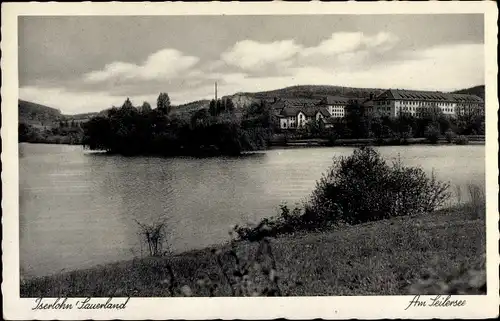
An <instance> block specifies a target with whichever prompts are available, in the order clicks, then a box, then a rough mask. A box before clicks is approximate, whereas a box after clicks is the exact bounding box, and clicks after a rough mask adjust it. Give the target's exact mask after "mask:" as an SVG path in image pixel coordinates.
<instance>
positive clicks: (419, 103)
mask: <svg viewBox="0 0 500 321" xmlns="http://www.w3.org/2000/svg"><path fill="white" fill-rule="evenodd" d="M463 96H466V97H462V99H463V101H467V106H469V105H474V106H475V107H474V108H476V109H479V108H480V105H481V103H482V99H481V98H479V97H477V96H472V95H463ZM471 102H474V103H471ZM464 105H466V104H464V103H461V102H459V101H458V100H457V97H456V95H455V94H448V93H442V92H434V91H417V90H398V89H389V90H386V91H385V92H383V93H382V94H380V95H379V96H377V97H375V98H374V99H373V109H374V112H375V113H376V114H378V115H380V116H388V117H399V116H400V115H401V114H409V115H412V116H415V117H418V118H420V117H424V116H425V115H428V114H429V113H433V112H436V111H438V112H441V113H442V114H443V115H445V116H448V117H455V116H456V115H457V114H458V113H459V110H460V109H462V110H463V109H464V108H463V106H464ZM483 105H484V103H483ZM467 108H470V107H467Z"/></svg>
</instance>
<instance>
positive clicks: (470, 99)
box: [450, 94, 484, 103]
mask: <svg viewBox="0 0 500 321" xmlns="http://www.w3.org/2000/svg"><path fill="white" fill-rule="evenodd" d="M450 95H451V96H452V97H453V99H454V100H455V101H456V102H461V103H483V102H484V101H483V100H482V99H481V97H478V96H476V95H467V94H450Z"/></svg>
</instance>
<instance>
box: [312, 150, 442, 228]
mask: <svg viewBox="0 0 500 321" xmlns="http://www.w3.org/2000/svg"><path fill="white" fill-rule="evenodd" d="M448 187H449V184H448V183H443V182H440V181H438V180H437V179H436V178H435V176H434V174H432V175H431V176H430V177H428V176H427V175H426V174H425V172H424V171H423V170H422V169H421V168H418V167H406V166H404V165H402V163H401V161H400V160H398V161H396V162H394V163H393V164H392V166H390V165H388V164H387V162H386V161H385V160H384V159H382V157H381V156H380V154H379V153H378V152H376V151H375V150H374V149H372V148H368V147H362V148H360V149H358V150H356V151H354V154H353V155H352V156H349V157H341V158H338V159H335V160H334V164H333V166H332V167H331V168H330V170H329V172H328V173H327V175H325V176H323V177H322V178H321V179H320V181H319V182H318V183H317V186H316V189H315V190H314V192H313V195H312V198H311V202H310V204H309V205H308V206H307V208H306V213H305V214H304V216H306V217H307V218H308V221H314V222H316V223H317V224H321V225H331V224H335V225H336V224H339V223H348V224H358V223H363V222H368V221H374V220H380V219H386V218H390V217H395V216H403V215H417V214H421V213H425V212H432V211H433V210H435V209H436V208H438V207H440V206H442V205H443V204H444V203H445V201H446V200H447V199H448V197H449V193H448V192H447V190H448Z"/></svg>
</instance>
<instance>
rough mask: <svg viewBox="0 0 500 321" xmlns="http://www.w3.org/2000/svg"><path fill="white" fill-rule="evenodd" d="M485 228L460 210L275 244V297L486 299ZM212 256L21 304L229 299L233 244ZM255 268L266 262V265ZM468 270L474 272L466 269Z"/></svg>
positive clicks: (72, 277) (74, 284)
mask: <svg viewBox="0 0 500 321" xmlns="http://www.w3.org/2000/svg"><path fill="white" fill-rule="evenodd" d="M485 227H486V225H485V221H484V217H476V216H475V215H470V211H469V210H468V208H467V207H466V206H460V207H455V208H451V209H446V210H441V211H438V212H435V213H431V214H428V215H424V216H419V217H404V218H395V219H390V220H384V221H378V222H373V223H367V224H361V225H357V226H351V227H344V228H339V229H337V230H336V231H328V232H317V233H307V234H306V233H304V234H297V235H290V236H285V237H280V238H277V239H272V240H271V245H272V251H273V256H274V260H275V263H276V267H275V268H276V271H277V274H278V276H279V279H278V282H277V284H278V286H279V293H280V294H281V295H284V296H288V295H298V296H306V295H307V296H316V295H395V294H399V295H403V294H412V293H414V292H418V293H420V294H446V293H457V294H465V293H468V294H478V293H483V292H484V291H485V286H484V285H483V284H484V282H485V280H484V277H485V275H484V265H481V258H484V254H485V244H486V241H485V234H486V233H485ZM257 246H258V245H257V244H256V243H249V242H241V243H238V245H237V246H236V252H237V254H238V257H239V258H240V259H242V260H245V259H246V258H251V257H252V255H254V254H255V251H256V248H257ZM216 250H217V252H216V253H215V254H214V249H203V250H197V251H190V252H186V253H182V254H179V255H175V256H172V257H168V258H167V257H161V258H146V259H135V260H131V261H127V262H120V263H115V264H108V265H105V266H101V267H95V268H92V269H88V270H79V271H73V272H67V273H62V274H58V275H54V276H49V277H42V278H35V279H31V280H26V281H24V282H23V283H22V284H21V297H41V296H43V297H58V296H65V297H75V296H79V297H81V296H94V297H96V296H97V297H98V296H106V297H107V296H115V297H116V296H137V297H154V296H171V295H174V296H178V295H193V296H230V295H232V294H233V293H234V292H232V287H231V285H230V284H229V280H231V279H232V278H233V275H232V274H231V271H233V270H234V265H235V261H234V258H230V256H229V254H228V253H229V251H230V246H229V245H227V246H223V247H220V248H217V249H216ZM217 257H219V258H220V260H219V262H221V263H220V264H222V267H223V268H222V269H221V266H220V265H219V263H218V260H217ZM478 262H479V263H478ZM240 263H241V262H240ZM256 264H258V265H259V266H265V265H269V262H266V260H265V259H264V260H259V261H258V262H257V263H256ZM477 264H479V266H476V265H477ZM474 266H476V267H477V271H476V270H471V269H470V268H471V267H474ZM169 267H171V270H170V269H169ZM468 271H473V272H471V273H470V272H468ZM474 271H475V272H474ZM462 272H463V273H462ZM450 275H451V276H452V277H450ZM252 279H253V280H255V283H256V284H257V283H259V284H263V282H264V283H265V282H266V281H265V280H264V279H265V278H263V277H262V276H258V275H252ZM214 285H216V286H214ZM457 289H458V290H457Z"/></svg>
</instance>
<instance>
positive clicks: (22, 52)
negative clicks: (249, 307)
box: [2, 3, 498, 319]
mask: <svg viewBox="0 0 500 321" xmlns="http://www.w3.org/2000/svg"><path fill="white" fill-rule="evenodd" d="M109 5H111V4H109ZM158 5H160V4H158ZM229 5H230V4H227V7H228V8H229ZM311 5H312V4H311ZM360 5H362V4H360ZM475 5H476V6H478V5H479V3H476V4H475ZM204 6H205V7H206V8H208V9H207V10H209V9H212V8H215V7H211V6H210V4H208V3H207V4H204ZM2 7H3V5H2ZM381 7H382V6H381ZM479 7H480V8H482V9H481V10H482V11H481V10H479V9H476V10H470V11H469V12H467V11H463V12H461V11H460V10H459V8H460V7H458V6H456V5H455V6H454V8H458V9H457V10H449V12H443V11H439V10H437V11H435V12H433V11H429V12H427V13H422V12H420V13H412V12H410V11H408V12H399V13H391V11H389V10H386V11H383V12H375V11H374V12H373V13H371V12H369V11H365V12H363V14H360V13H356V11H346V12H342V13H336V12H335V11H334V10H333V9H329V8H331V7H327V6H322V7H318V8H319V9H316V11H313V13H301V11H295V12H294V13H293V14H287V11H286V9H284V8H286V6H284V5H283V6H280V7H276V8H281V11H279V10H277V11H276V13H273V14H270V13H269V11H267V12H265V11H258V10H257V11H254V13H252V11H246V12H245V11H228V12H226V13H225V12H224V11H223V10H222V12H220V13H217V12H215V13H214V12H212V11H211V13H210V14H206V13H204V11H203V12H202V11H200V13H196V11H193V12H194V13H193V12H191V13H185V14H171V13H169V12H168V10H166V11H165V14H159V13H158V12H154V10H153V7H150V8H149V9H151V10H152V11H151V14H147V12H146V11H144V10H146V9H145V8H144V7H142V8H139V6H138V5H137V9H138V11H137V12H136V13H134V12H133V11H132V12H131V13H128V14H119V13H113V11H111V10H110V11H109V14H105V11H100V12H99V13H98V12H97V11H95V12H94V14H91V13H88V12H87V13H86V14H83V13H82V14H81V15H80V14H78V13H73V14H66V13H64V12H65V11H63V12H62V13H58V14H52V15H51V14H48V13H47V11H44V12H45V13H43V14H40V13H36V11H35V13H30V14H25V15H23V14H19V15H17V16H15V17H14V18H13V19H12V20H13V21H15V23H16V24H17V34H15V35H11V38H12V39H14V40H15V42H14V44H15V46H14V47H15V48H14V52H17V55H16V59H17V66H15V67H16V68H17V69H16V70H15V79H14V82H12V83H11V84H10V85H11V86H13V85H15V84H16V83H15V80H17V84H16V87H13V88H11V89H12V92H11V93H10V95H11V96H13V97H11V98H9V100H8V102H9V103H8V104H7V101H6V100H4V99H3V98H2V100H3V103H2V119H3V122H2V142H3V143H2V144H3V146H4V147H3V150H4V152H3V154H2V162H3V163H5V159H6V157H10V155H9V154H7V151H6V150H5V148H6V146H7V148H8V146H12V150H14V152H16V155H17V156H15V157H14V154H11V155H12V162H15V164H14V165H12V166H15V167H12V168H14V169H15V171H16V174H15V175H16V176H12V177H14V179H17V181H14V182H12V181H9V186H6V182H5V180H9V177H11V176H4V175H5V172H6V171H7V169H6V167H7V165H4V167H3V168H4V171H3V173H2V177H3V178H2V180H3V186H4V190H6V189H9V190H12V189H15V191H14V192H15V193H16V194H12V195H17V196H16V198H15V199H12V198H11V201H15V202H16V203H17V204H16V206H15V215H14V211H12V213H13V214H12V217H15V221H16V222H13V220H14V219H13V218H11V221H12V222H11V221H9V224H13V225H12V226H13V227H14V229H15V230H16V232H15V234H9V235H14V237H13V238H12V240H14V241H13V242H15V243H14V244H15V246H16V247H15V251H16V252H17V253H16V256H15V261H16V263H15V265H14V266H15V269H13V268H12V267H11V268H10V269H11V271H14V272H13V273H16V274H17V275H18V277H17V276H16V278H15V280H17V281H16V282H15V284H14V287H15V289H10V290H11V291H13V293H17V294H16V295H17V296H18V300H21V301H22V300H24V301H23V302H26V303H25V306H26V309H27V310H29V313H32V314H27V315H31V316H32V317H35V316H37V315H38V317H40V318H42V319H43V318H47V317H49V315H52V317H54V316H57V313H58V312H59V311H61V310H67V311H70V310H71V311H73V310H74V311H75V313H80V311H84V312H85V313H95V312H96V311H99V312H101V313H109V315H110V316H111V315H112V314H111V313H113V312H119V313H125V312H126V311H127V309H131V308H130V307H131V306H132V305H136V306H137V304H138V302H139V301H138V300H141V302H150V301H148V300H150V299H153V298H154V299H158V298H162V299H167V298H171V297H176V298H184V299H186V300H190V299H193V298H198V299H203V298H207V300H208V298H212V299H211V300H212V301H210V302H211V303H210V304H215V303H216V302H218V301H216V300H219V299H220V300H222V299H223V298H229V297H236V298H240V299H242V300H245V299H243V298H248V299H247V300H248V301H242V302H250V300H253V299H250V297H278V298H280V299H282V300H285V299H286V298H289V297H295V298H297V299H299V298H304V299H306V298H318V299H320V298H321V297H324V298H328V297H341V298H342V297H345V298H346V299H347V298H353V299H355V297H361V296H362V297H365V298H368V301H367V302H370V301H369V300H370V298H373V299H374V300H379V299H380V298H381V297H392V296H394V297H398V298H399V301H398V303H397V304H395V305H394V304H393V307H392V308H391V309H394V310H395V312H394V313H396V314H397V315H399V314H398V313H400V314H402V313H413V315H419V313H422V315H427V316H431V317H433V316H436V315H437V314H439V313H449V315H454V314H453V313H455V315H457V316H458V315H461V313H462V312H460V311H461V310H460V309H467V308H468V309H472V308H471V306H472V304H473V303H471V302H481V298H484V300H483V302H489V303H491V302H493V303H495V301H496V302H497V303H496V304H498V301H497V300H498V277H497V278H496V280H495V271H496V275H497V276H498V258H497V257H491V258H490V256H487V251H491V249H492V250H493V253H494V252H495V251H498V248H497V247H498V244H495V243H496V241H495V239H497V237H496V235H497V234H491V233H490V232H488V233H487V225H488V224H489V223H488V224H487V222H490V223H491V222H493V225H495V224H496V222H497V220H498V210H497V206H496V204H497V203H496V202H497V201H496V200H492V201H491V202H490V201H488V202H487V199H488V200H490V199H492V198H496V197H495V195H497V192H498V185H497V182H496V177H497V175H498V170H497V165H496V161H495V158H496V156H495V155H496V153H497V152H498V149H494V150H493V153H491V152H488V153H487V148H494V147H495V146H497V145H492V144H497V142H496V140H497V137H498V136H497V129H496V119H497V118H496V117H497V116H496V113H497V109H498V99H497V97H496V90H497V88H496V70H497V69H496V68H497V67H496V60H495V61H491V59H490V58H491V57H492V55H491V54H489V53H488V50H487V49H486V48H487V44H488V41H490V42H489V43H490V44H491V43H492V42H491V41H492V40H491V39H490V40H487V39H488V35H490V34H491V33H493V34H494V37H495V39H493V44H494V45H495V48H496V30H489V29H488V28H487V26H488V23H487V20H486V18H485V17H486V13H485V12H486V8H488V9H493V11H495V10H496V7H495V6H493V7H492V6H489V5H484V6H482V5H481V6H479ZM65 8H67V7H65ZM68 8H71V7H68ZM113 8H116V7H113ZM124 8H125V7H124ZM126 8H129V9H131V8H132V7H126ZM159 8H160V7H159ZM175 8H178V7H175ZM216 8H225V7H224V5H223V4H219V5H218V7H216ZM231 8H237V7H231ZM253 8H258V4H254V7H253ZM310 8H313V6H310ZM322 8H324V9H328V10H324V9H322ZM351 8H352V7H351ZM360 8H363V7H362V6H360ZM370 8H373V6H372V7H370ZM419 8H421V7H419ZM430 8H432V7H430ZM436 8H437V7H436ZM467 8H473V7H471V6H470V5H469V6H468V7H467ZM3 9H4V8H3ZM83 9H85V7H84V8H83ZM87 9H88V7H87ZM235 10H236V9H235ZM40 12H42V11H40ZM55 12H56V11H54V13H55ZM73 12H76V11H73ZM184 12H187V11H184ZM496 14H497V13H496V12H495V13H494V15H496ZM2 15H4V10H2ZM6 15H7V14H6ZM493 18H494V19H496V17H493ZM2 20H4V19H2ZM490 20H491V19H490ZM494 27H495V28H496V25H495V26H494ZM2 29H3V30H5V29H4V28H2ZM2 33H3V34H4V33H5V31H2ZM2 46H4V43H3V44H2ZM2 49H3V48H2ZM495 57H496V56H495ZM4 60H5V59H4ZM490 64H493V65H492V66H493V68H494V69H491V70H493V71H494V75H493V77H495V79H493V80H492V77H491V75H490V73H489V72H488V70H489V69H488V66H490ZM4 67H5V65H4V64H2V69H4ZM3 96H4V88H3V89H2V97H3ZM16 101H17V107H16V106H15V102H16ZM16 108H17V110H16ZM7 109H8V110H9V111H8V113H9V115H13V116H12V117H13V118H9V119H13V120H12V121H10V120H9V126H10V127H11V128H13V129H11V130H9V132H8V135H7V134H6V133H7V129H5V126H7V125H5V123H6V122H7V120H6V119H5V117H7V116H8V115H7V111H6V110H7ZM15 119H17V122H15ZM14 127H15V128H14ZM16 130H17V132H16ZM487 133H488V135H487ZM490 134H491V135H490ZM487 136H488V137H487ZM7 141H10V143H8V142H7ZM490 141H492V142H491V143H490ZM9 144H10V145H9ZM6 154H7V155H6ZM487 155H488V156H487ZM490 158H491V160H489V159H490ZM8 166H10V165H8ZM492 166H493V168H492ZM488 177H491V178H492V179H493V180H491V179H489V178H488ZM4 178H5V180H4ZM488 181H489V182H490V183H488ZM491 182H493V185H491ZM4 200H5V198H4ZM17 200H18V202H17ZM3 202H4V201H3ZM9 204H10V203H9ZM4 206H5V203H4ZM3 213H4V217H5V216H7V215H10V214H11V213H9V212H6V209H5V207H4V210H3ZM489 216H491V218H488V217H489ZM488 220H489V221H488ZM9 226H11V225H9ZM5 229H6V226H5V222H4V231H5ZM495 230H496V228H495V227H494V226H493V232H492V233H497V232H498V231H495ZM487 236H488V238H489V240H490V241H488V242H487ZM9 237H10V236H9ZM492 238H493V239H492ZM490 242H492V244H491V245H490V244H489V243H490ZM3 244H4V245H3V246H4V247H5V246H6V245H5V244H6V238H5V236H4V239H3ZM491 246H493V247H491ZM488 249H489V250H488ZM7 251H9V250H7ZM491 253H492V252H488V254H489V255H491ZM497 253H498V252H497ZM487 258H488V263H489V264H493V265H496V267H495V266H493V267H492V268H493V270H490V269H489V267H491V265H488V269H487ZM13 261H14V260H13ZM6 264H7V263H6V260H5V256H4V268H5V265H6ZM9 264H10V263H9ZM12 264H14V263H12ZM488 275H489V276H490V277H488ZM5 276H6V274H5V273H4V280H5ZM491 276H493V281H492V282H490V280H491ZM2 289H3V291H6V285H5V284H4V285H3V286H2ZM4 296H5V292H4ZM147 298H150V299H147ZM486 298H489V299H488V300H486ZM491 299H492V300H493V301H492V300H491ZM214 300H215V301H214ZM255 300H256V298H255ZM261 300H262V299H261ZM266 300H268V299H266ZM474 300H476V301H474ZM162 302H163V301H162ZM165 302H170V303H168V304H169V305H168V306H172V305H177V304H179V303H172V301H165ZM175 302H183V301H175ZM186 302H191V301H186ZM199 302H203V301H199ZM258 302H262V304H265V303H266V302H272V301H258ZM290 302H292V301H290ZM293 302H295V303H294V305H297V304H298V305H300V304H301V303H299V302H301V301H293ZM325 302H326V301H325ZM332 302H335V301H332ZM342 302H344V301H342ZM346 302H347V301H346ZM356 302H358V303H356V304H357V305H358V307H357V308H350V310H349V311H351V313H355V312H356V311H357V310H360V309H361V310H363V308H362V306H359V304H361V302H362V301H356ZM382 302H383V301H380V304H384V303H382ZM199 304H201V303H199ZM268 304H270V303H268ZM333 304H334V303H332V306H331V308H330V310H331V311H330V312H329V313H331V314H334V313H337V312H336V311H337V310H339V311H340V310H341V309H342V306H341V304H340V303H336V306H335V307H334V306H333ZM367 304H369V303H367ZM200 306H203V305H200ZM254 307H255V308H256V309H258V307H259V305H254ZM375 307H376V306H373V307H372V308H375ZM492 307H493V308H494V307H495V304H493V306H489V305H487V304H486V303H485V308H484V311H490V312H491V311H492V310H491V308H492ZM4 308H5V301H4ZM297 308H298V307H296V309H297ZM134 309H138V308H134ZM165 309H166V310H165V311H167V312H165V311H164V312H165V313H166V314H164V317H165V316H168V315H169V314H168V309H170V308H165ZM219 309H223V308H222V307H219ZM231 309H232V310H236V308H235V307H233V308H231ZM263 309H264V308H263ZM476 309H477V307H476ZM146 310H147V309H145V310H144V314H142V315H143V316H144V317H146V316H148V315H149V314H148V313H149V312H148V311H146ZM151 310H153V308H151ZM277 311H280V310H277ZM334 311H335V312H334ZM398 311H399V312H398ZM443 311H444V312H443ZM493 311H494V310H493ZM136 312H137V311H136ZM27 313H28V312H27ZM37 313H39V314H37ZM43 313H48V314H43ZM50 313H52V314H50ZM199 313H201V312H199ZM212 313H214V314H211V316H213V317H216V316H219V315H218V314H217V312H212ZM276 313H278V314H277V316H280V314H279V312H276ZM485 313H486V312H485ZM497 313H498V312H497ZM123 315H124V314H123ZM137 315H139V314H137ZM160 315H161V314H160ZM236 315H239V314H236ZM249 315H251V314H249ZM284 315H285V314H281V316H284ZM345 315H346V316H347V315H351V314H345ZM352 315H354V314H352ZM389 315H392V314H388V315H386V316H389ZM81 316H83V314H82V315H81ZM85 316H87V317H89V316H93V314H85ZM240 316H241V315H240ZM310 316H314V314H311V315H310ZM492 316H494V315H492ZM75 317H76V314H75ZM288 317H291V316H288ZM316 317H320V315H317V316H316Z"/></svg>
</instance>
